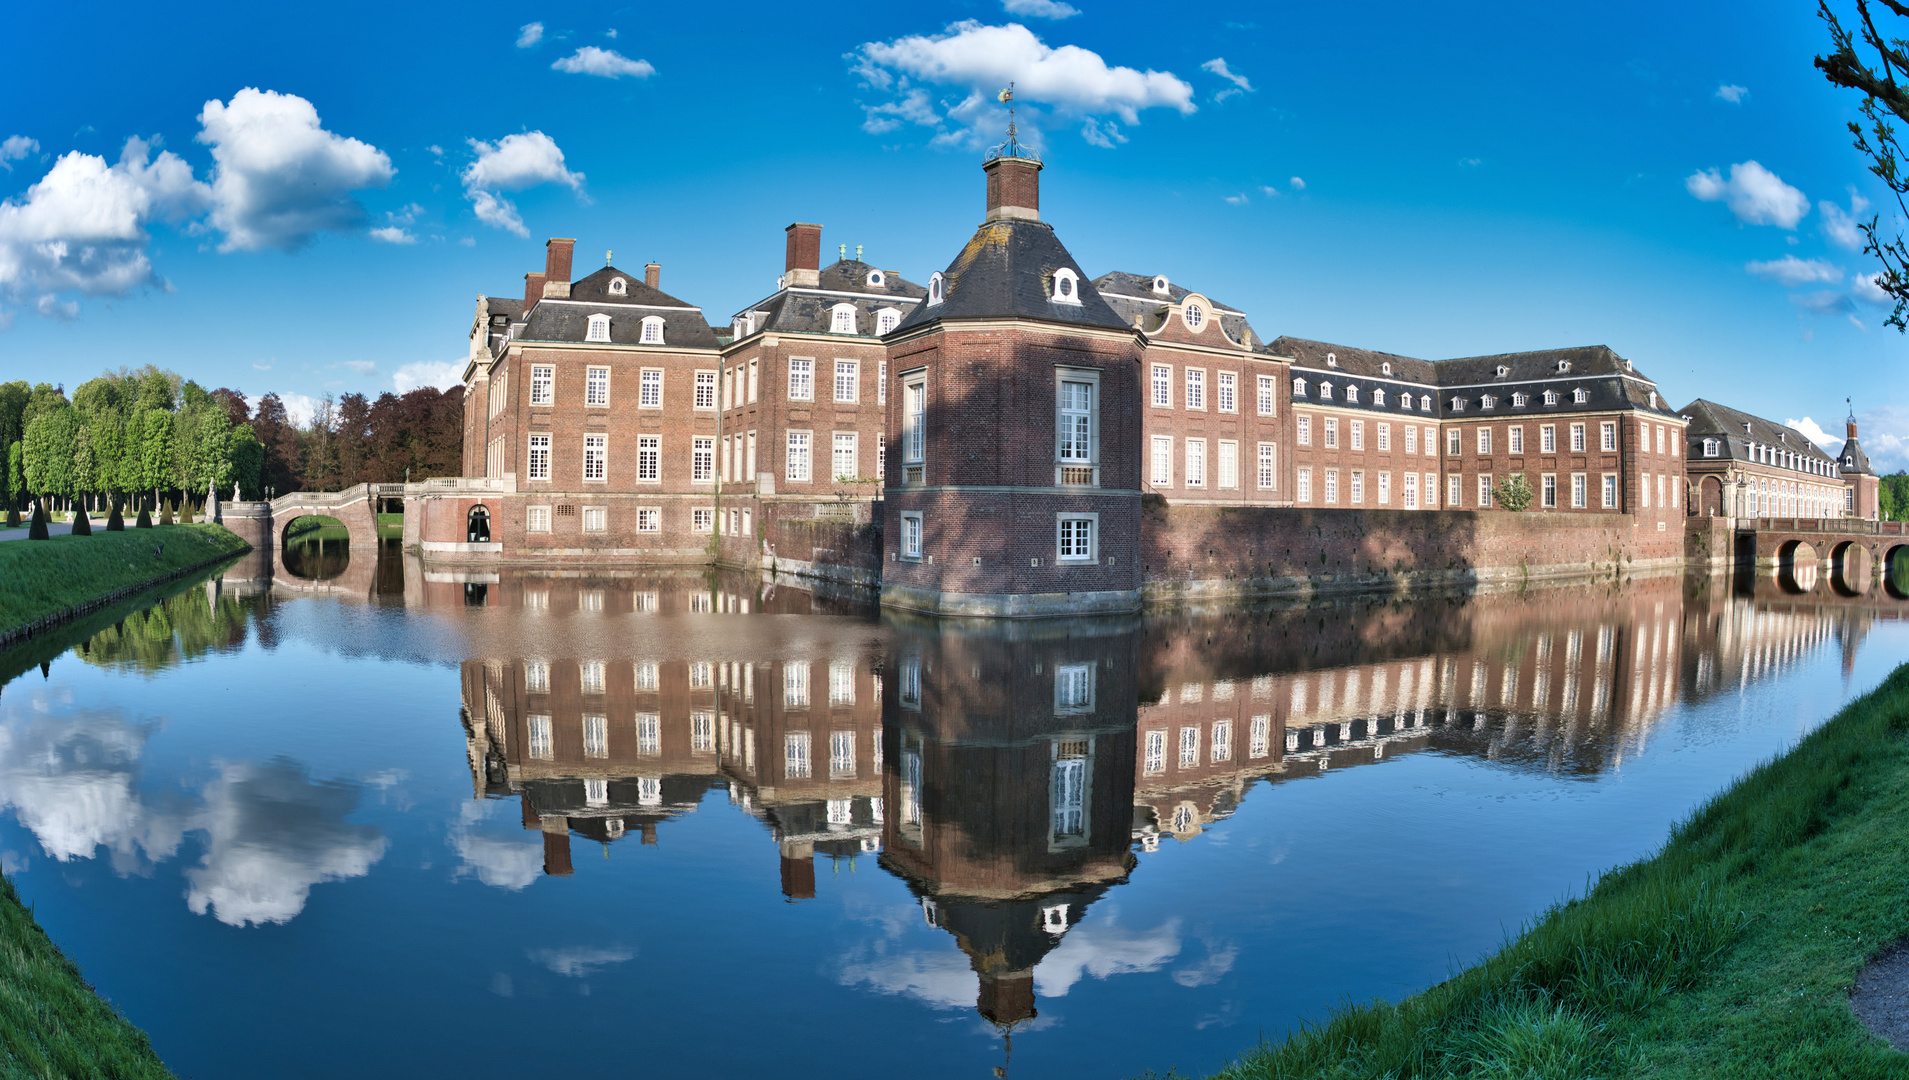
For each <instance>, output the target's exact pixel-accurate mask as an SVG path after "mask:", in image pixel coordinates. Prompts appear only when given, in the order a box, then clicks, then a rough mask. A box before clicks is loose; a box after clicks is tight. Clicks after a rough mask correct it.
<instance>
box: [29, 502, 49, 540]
mask: <svg viewBox="0 0 1909 1080" xmlns="http://www.w3.org/2000/svg"><path fill="white" fill-rule="evenodd" d="M27 539H28V540H45V539H46V500H44V499H41V500H39V501H37V502H35V503H34V504H33V525H32V527H31V528H29V529H27Z"/></svg>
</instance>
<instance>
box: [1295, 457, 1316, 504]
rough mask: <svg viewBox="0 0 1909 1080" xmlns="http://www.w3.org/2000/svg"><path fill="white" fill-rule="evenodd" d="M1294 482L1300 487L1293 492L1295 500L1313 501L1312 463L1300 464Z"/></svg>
mask: <svg viewBox="0 0 1909 1080" xmlns="http://www.w3.org/2000/svg"><path fill="white" fill-rule="evenodd" d="M1293 483H1294V485H1295V486H1296V487H1297V489H1298V490H1296V491H1294V492H1293V495H1294V499H1293V501H1294V502H1302V503H1309V502H1311V501H1312V466H1310V465H1302V466H1300V467H1299V469H1298V470H1297V471H1296V472H1295V474H1294V478H1293Z"/></svg>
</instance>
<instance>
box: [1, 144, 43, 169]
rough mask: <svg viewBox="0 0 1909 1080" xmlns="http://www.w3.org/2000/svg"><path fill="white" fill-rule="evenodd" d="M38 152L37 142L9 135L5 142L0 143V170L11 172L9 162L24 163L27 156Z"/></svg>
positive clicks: (38, 145)
mask: <svg viewBox="0 0 1909 1080" xmlns="http://www.w3.org/2000/svg"><path fill="white" fill-rule="evenodd" d="M39 150H40V144H39V143H38V142H37V141H35V140H33V139H29V138H27V137H26V136H25V135H9V136H7V139H6V141H5V142H0V169H5V170H7V171H8V172H12V171H13V166H12V165H11V164H9V162H14V161H25V160H26V159H27V155H28V154H35V153H38V152H39Z"/></svg>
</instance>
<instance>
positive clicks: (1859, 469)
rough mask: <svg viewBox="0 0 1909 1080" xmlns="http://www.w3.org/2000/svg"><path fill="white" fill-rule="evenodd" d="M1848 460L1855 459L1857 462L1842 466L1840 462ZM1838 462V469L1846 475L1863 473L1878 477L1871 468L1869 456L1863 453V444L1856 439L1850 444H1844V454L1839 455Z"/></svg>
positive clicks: (1850, 441)
mask: <svg viewBox="0 0 1909 1080" xmlns="http://www.w3.org/2000/svg"><path fill="white" fill-rule="evenodd" d="M1846 458H1854V459H1855V460H1854V462H1853V463H1852V464H1849V465H1841V464H1840V462H1842V461H1843V460H1844V459H1846ZM1836 460H1837V462H1838V463H1839V465H1838V467H1839V468H1841V469H1842V470H1843V471H1844V472H1846V473H1862V474H1864V475H1866V476H1874V475H1876V470H1875V469H1873V468H1871V467H1870V464H1869V455H1868V454H1865V453H1863V444H1862V443H1859V442H1857V441H1856V440H1855V439H1854V438H1851V439H1850V440H1849V441H1848V442H1846V443H1844V444H1843V452H1842V453H1841V454H1838V455H1837V457H1836Z"/></svg>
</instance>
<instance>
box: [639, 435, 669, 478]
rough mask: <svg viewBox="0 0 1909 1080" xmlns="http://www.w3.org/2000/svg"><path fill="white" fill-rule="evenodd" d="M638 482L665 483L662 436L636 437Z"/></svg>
mask: <svg viewBox="0 0 1909 1080" xmlns="http://www.w3.org/2000/svg"><path fill="white" fill-rule="evenodd" d="M636 482H637V483H639V484H660V483H662V482H663V437H662V436H661V435H638V436H637V437H636Z"/></svg>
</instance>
